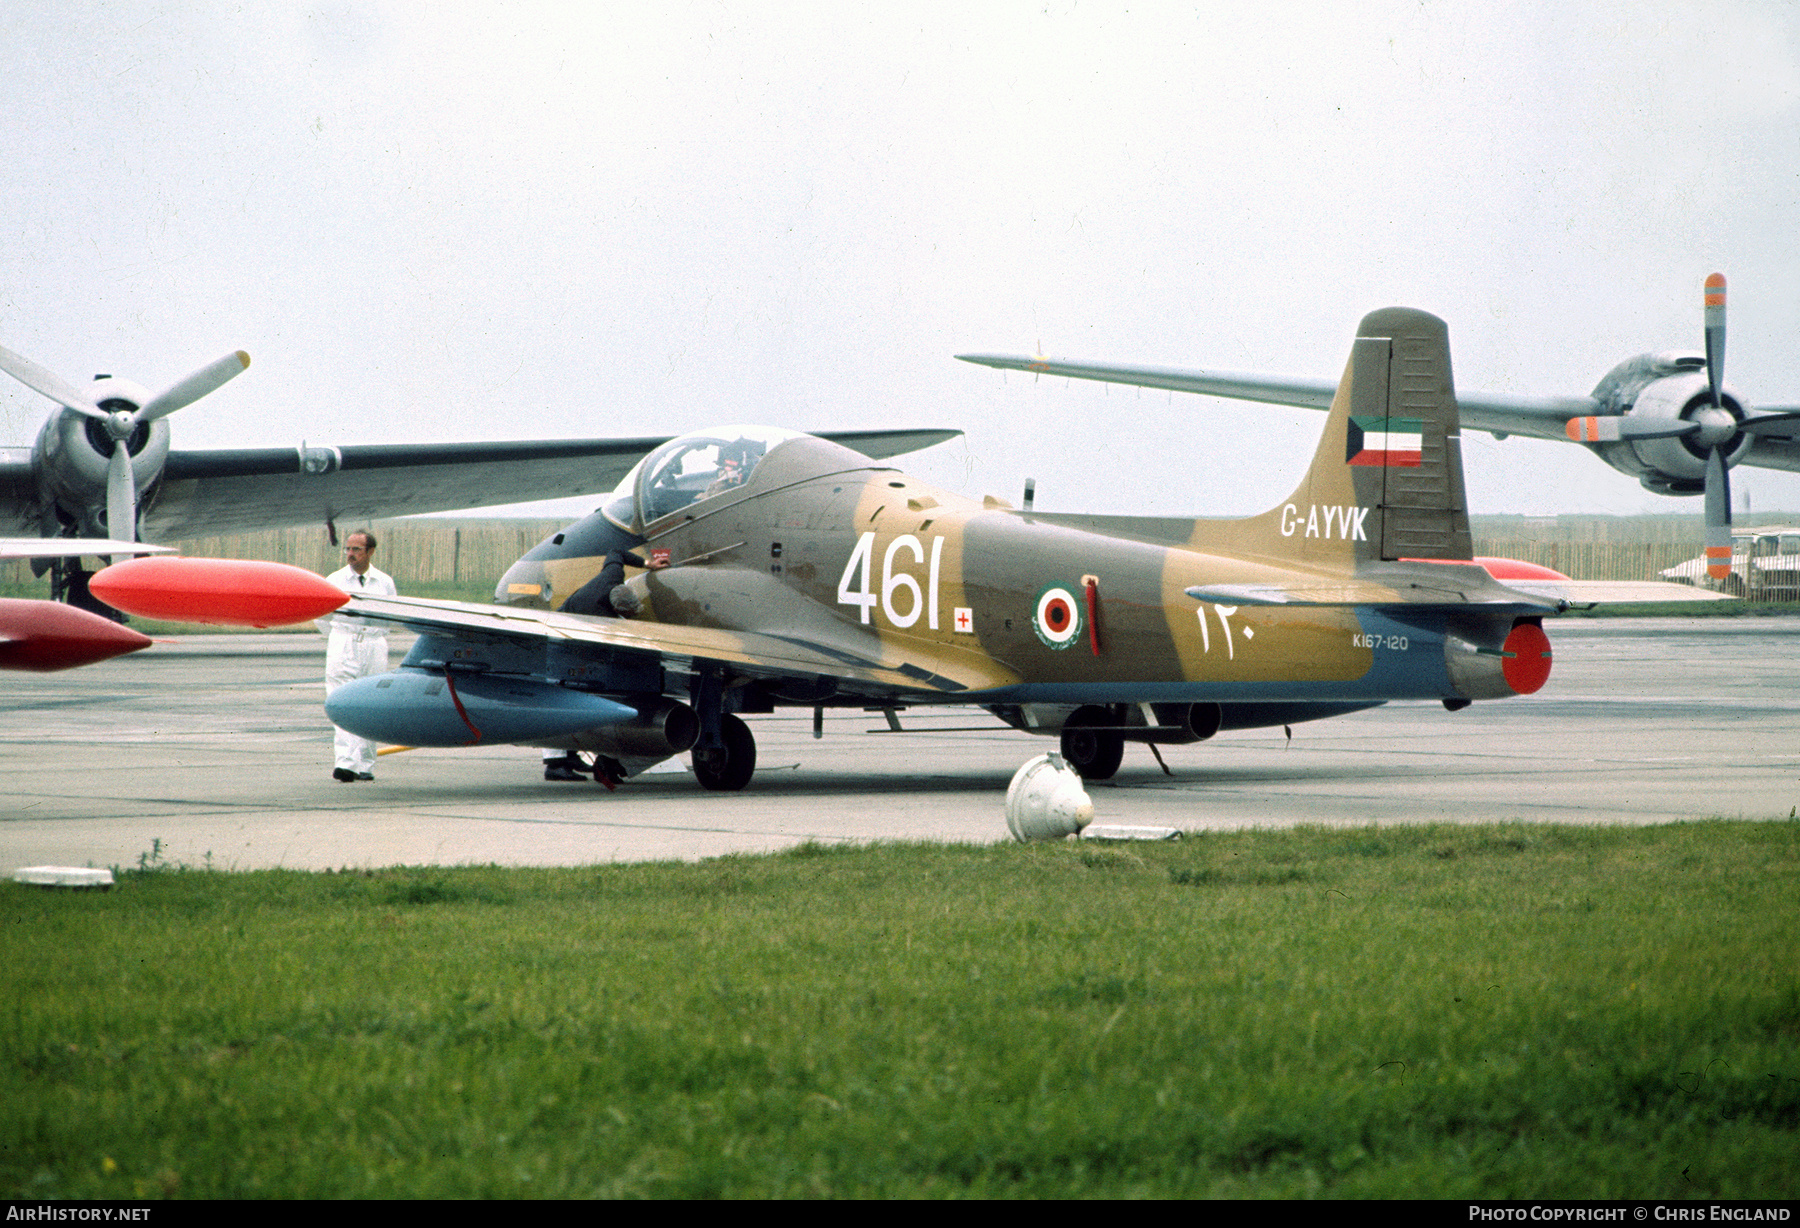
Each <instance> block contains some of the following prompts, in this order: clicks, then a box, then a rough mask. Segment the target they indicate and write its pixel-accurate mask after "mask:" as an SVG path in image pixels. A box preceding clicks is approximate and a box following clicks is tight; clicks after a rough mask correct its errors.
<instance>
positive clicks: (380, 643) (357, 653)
mask: <svg viewBox="0 0 1800 1228" xmlns="http://www.w3.org/2000/svg"><path fill="white" fill-rule="evenodd" d="M374 557H375V535H374V534H373V533H370V532H369V531H368V530H367V529H358V530H357V531H356V532H354V533H352V534H351V535H350V536H349V537H347V538H345V539H344V560H345V562H347V563H348V564H349V566H347V567H344V568H342V569H340V570H338V571H334V572H332V573H331V574H330V575H329V576H326V577H325V578H326V580H328V581H330V582H331V583H332V584H335V585H337V587H339V588H341V589H343V590H344V591H345V592H346V593H358V594H366V595H368V596H370V597H395V596H398V595H399V594H398V593H397V592H396V590H395V588H394V580H393V577H392V576H389V575H388V574H387V573H386V572H384V571H378V570H376V568H375V567H373V566H372V565H371V560H372V559H373V558H374ZM318 626H319V630H320V631H322V632H324V633H325V634H327V635H329V636H330V637H331V638H330V641H329V644H328V645H327V647H326V649H325V694H326V695H330V694H331V693H332V692H333V691H335V690H337V689H338V688H339V687H341V686H343V685H344V684H345V683H346V682H354V681H356V679H358V678H362V677H364V676H366V675H368V674H384V673H386V672H387V663H388V646H387V637H388V633H387V628H386V627H385V626H381V625H379V624H374V623H366V622H364V621H363V620H362V619H360V618H356V617H353V616H351V615H348V614H328V615H326V616H325V617H324V618H321V619H319V622H318ZM333 745H334V746H335V748H336V751H337V764H336V766H335V767H333V768H332V770H331V778H332V779H333V780H341V781H346V782H348V781H353V780H374V779H375V743H373V742H371V741H369V740H368V739H367V738H359V737H357V736H356V735H355V734H353V733H351V732H349V731H348V730H344V729H339V730H338V731H337V737H336V739H335V740H334V743H333Z"/></svg>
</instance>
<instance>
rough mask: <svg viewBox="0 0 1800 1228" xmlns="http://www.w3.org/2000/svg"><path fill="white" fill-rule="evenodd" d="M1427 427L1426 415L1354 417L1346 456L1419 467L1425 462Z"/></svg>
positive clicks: (1361, 462) (1352, 461)
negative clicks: (1419, 416) (1422, 452)
mask: <svg viewBox="0 0 1800 1228" xmlns="http://www.w3.org/2000/svg"><path fill="white" fill-rule="evenodd" d="M1424 430H1425V421H1424V419H1422V418H1356V417H1352V418H1351V419H1350V433H1349V434H1350V438H1349V445H1348V447H1347V448H1346V449H1345V457H1344V458H1345V460H1347V461H1348V462H1349V463H1350V464H1352V465H1379V466H1399V467H1401V468H1406V469H1417V468H1418V467H1419V465H1420V464H1421V463H1422V457H1421V456H1420V452H1421V450H1422V449H1423V448H1424V446H1425V445H1424V438H1423V432H1424Z"/></svg>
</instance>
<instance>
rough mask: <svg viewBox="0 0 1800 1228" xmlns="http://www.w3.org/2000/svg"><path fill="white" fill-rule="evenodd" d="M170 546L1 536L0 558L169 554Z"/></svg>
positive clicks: (106, 540) (84, 538)
mask: <svg viewBox="0 0 1800 1228" xmlns="http://www.w3.org/2000/svg"><path fill="white" fill-rule="evenodd" d="M170 553H173V552H172V551H171V550H170V548H169V547H167V546H146V545H144V544H143V543H142V542H120V541H112V540H110V539H108V538H103V537H0V559H67V558H75V557H77V556H79V555H83V554H92V555H108V554H170Z"/></svg>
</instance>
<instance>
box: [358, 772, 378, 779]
mask: <svg viewBox="0 0 1800 1228" xmlns="http://www.w3.org/2000/svg"><path fill="white" fill-rule="evenodd" d="M356 778H357V779H358V780H374V779H375V773H373V772H358V773H357V774H356Z"/></svg>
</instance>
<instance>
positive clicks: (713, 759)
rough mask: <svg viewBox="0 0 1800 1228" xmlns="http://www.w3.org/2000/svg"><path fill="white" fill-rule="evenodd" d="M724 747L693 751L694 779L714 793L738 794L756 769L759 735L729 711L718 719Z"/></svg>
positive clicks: (703, 787)
mask: <svg viewBox="0 0 1800 1228" xmlns="http://www.w3.org/2000/svg"><path fill="white" fill-rule="evenodd" d="M719 737H720V738H722V739H723V740H724V742H725V749H724V751H722V752H717V753H714V754H712V755H701V754H700V753H699V752H698V751H695V752H694V779H695V780H697V781H699V782H700V787H701V788H702V789H708V790H710V791H712V792H714V793H736V792H737V791H738V790H739V789H742V788H743V787H744V786H745V785H747V784H749V783H750V777H751V776H752V775H754V774H755V772H756V738H755V737H753V736H752V735H751V733H750V726H748V725H746V724H744V722H743V721H742V720H740V719H738V718H737V717H736V716H734V715H732V714H731V713H729V712H727V713H725V714H724V715H723V716H722V717H720V718H719Z"/></svg>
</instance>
